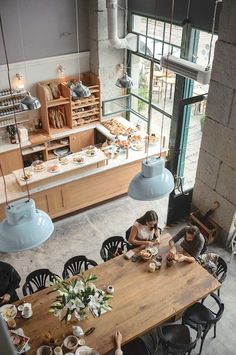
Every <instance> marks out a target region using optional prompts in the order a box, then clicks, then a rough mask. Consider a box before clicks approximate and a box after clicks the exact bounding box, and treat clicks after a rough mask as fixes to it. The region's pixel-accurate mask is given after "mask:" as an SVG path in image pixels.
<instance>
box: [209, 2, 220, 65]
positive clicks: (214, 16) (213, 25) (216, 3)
mask: <svg viewBox="0 0 236 355" xmlns="http://www.w3.org/2000/svg"><path fill="white" fill-rule="evenodd" d="M221 1H222V0H216V1H215V7H214V14H213V21H212V28H211V41H210V48H209V54H208V62H207V66H206V69H205V70H209V69H210V61H211V51H212V44H213V37H214V31H215V25H216V12H217V6H218V3H219V2H221Z"/></svg>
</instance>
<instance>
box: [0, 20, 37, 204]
mask: <svg viewBox="0 0 236 355" xmlns="http://www.w3.org/2000/svg"><path fill="white" fill-rule="evenodd" d="M0 27H1V34H2V42H3V49H4V54H5V58H6V65H7V78H8V84H9V89H10V95H11V100H12V102H13V118H14V124H15V126H16V135H17V138H18V141H19V148H20V154H21V160H22V168H23V174H24V176H26V172H25V167H24V159H23V150H22V145H21V140H20V135H19V131H18V123H17V120H16V112H15V98H14V95H13V91H12V86H11V78H10V68H9V61H8V55H7V48H6V42H5V36H4V31H3V25H2V17H1V14H0ZM25 185H26V190H27V195H28V200H30V193H29V187H28V182H27V179H25Z"/></svg>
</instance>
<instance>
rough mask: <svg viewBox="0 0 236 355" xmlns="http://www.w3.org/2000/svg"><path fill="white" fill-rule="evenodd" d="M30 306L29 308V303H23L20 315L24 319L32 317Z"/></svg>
mask: <svg viewBox="0 0 236 355" xmlns="http://www.w3.org/2000/svg"><path fill="white" fill-rule="evenodd" d="M32 313H33V312H32V306H31V303H25V304H24V308H23V311H22V315H23V316H24V317H31V316H32Z"/></svg>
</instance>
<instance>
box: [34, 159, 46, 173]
mask: <svg viewBox="0 0 236 355" xmlns="http://www.w3.org/2000/svg"><path fill="white" fill-rule="evenodd" d="M31 166H32V168H33V170H34V171H36V172H41V171H44V170H45V167H46V165H45V163H44V162H43V161H42V160H35V161H34V162H33V163H32V164H31Z"/></svg>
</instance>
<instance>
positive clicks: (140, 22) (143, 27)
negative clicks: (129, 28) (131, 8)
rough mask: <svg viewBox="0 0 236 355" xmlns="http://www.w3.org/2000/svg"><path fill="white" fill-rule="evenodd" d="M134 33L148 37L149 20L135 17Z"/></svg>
mask: <svg viewBox="0 0 236 355" xmlns="http://www.w3.org/2000/svg"><path fill="white" fill-rule="evenodd" d="M133 31H134V32H138V33H142V34H145V35H146V31H147V18H146V17H142V16H138V15H133Z"/></svg>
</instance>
